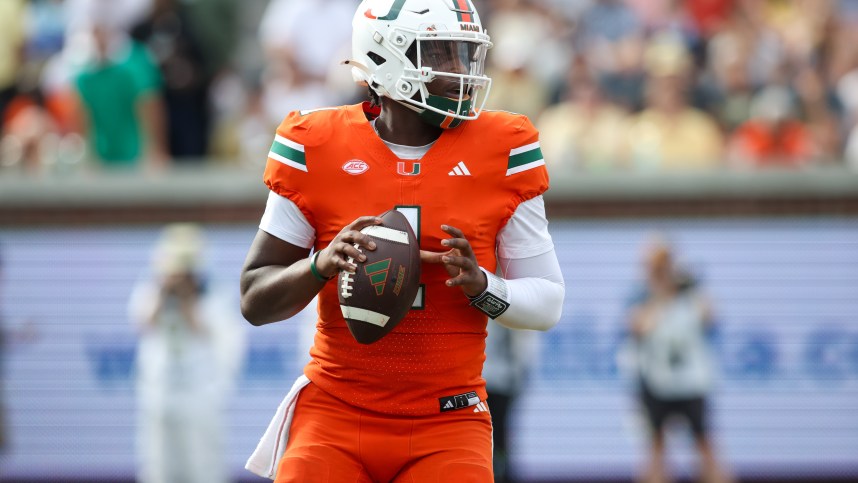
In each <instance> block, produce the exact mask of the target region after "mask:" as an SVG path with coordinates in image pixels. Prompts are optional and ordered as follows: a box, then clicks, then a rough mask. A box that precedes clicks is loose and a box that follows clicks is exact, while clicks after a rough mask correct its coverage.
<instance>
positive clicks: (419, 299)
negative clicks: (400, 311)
mask: <svg viewBox="0 0 858 483" xmlns="http://www.w3.org/2000/svg"><path fill="white" fill-rule="evenodd" d="M395 209H396V211H398V212H400V213H402V214H403V215H405V218H407V219H408V223H410V224H411V229H412V230H414V234H415V235H417V241H418V242H419V241H420V206H415V205H399V206H396V207H395ZM425 296H426V285H424V284H422V283H421V284H420V288H419V289H417V296H416V297H415V298H414V303H412V304H411V309H412V310H415V309H416V310H422V309H423V308H424V307H425V306H426V305H425Z"/></svg>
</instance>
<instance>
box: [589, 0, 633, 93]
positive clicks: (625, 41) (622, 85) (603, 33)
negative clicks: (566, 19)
mask: <svg viewBox="0 0 858 483" xmlns="http://www.w3.org/2000/svg"><path fill="white" fill-rule="evenodd" d="M576 45H577V46H578V49H579V50H580V52H581V55H582V56H584V57H585V58H586V59H587V64H588V65H591V66H592V67H593V69H594V70H595V72H596V73H597V76H598V80H599V83H600V85H601V89H602V90H603V91H604V92H605V94H606V96H607V98H608V99H609V100H611V101H614V102H617V103H619V104H620V105H622V106H624V107H625V108H626V109H638V108H639V107H640V104H641V102H642V92H641V85H642V81H643V71H642V56H643V51H644V46H645V43H644V26H643V24H642V23H641V20H640V18H639V17H638V15H637V14H636V12H635V11H634V10H632V9H631V8H630V7H629V6H628V5H627V4H626V3H625V2H623V1H621V0H597V1H596V2H595V3H594V4H593V5H592V7H591V8H590V9H589V10H587V11H586V12H585V13H584V15H583V17H582V18H581V20H580V25H579V29H578V35H577V42H576Z"/></svg>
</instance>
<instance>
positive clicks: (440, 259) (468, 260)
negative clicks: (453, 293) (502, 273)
mask: <svg viewBox="0 0 858 483" xmlns="http://www.w3.org/2000/svg"><path fill="white" fill-rule="evenodd" d="M441 229H442V230H444V232H446V233H447V234H448V235H450V236H451V238H447V239H444V240H441V245H444V246H445V247H449V248H450V249H449V250H447V251H446V252H430V251H426V250H420V261H421V262H426V263H441V264H443V265H444V268H445V269H446V270H447V274H448V275H450V277H451V278H449V279H448V280H447V282H446V283H447V286H448V287H461V288H462V291H463V292H465V295H467V296H469V297H476V296H477V295H479V294H481V293H483V292H484V291H485V290H486V287H487V286H488V280H486V275H485V274H484V273H483V271H482V270H480V265H479V264H478V263H477V257H476V256H475V255H474V250H473V249H472V248H471V243H470V242H468V239H467V238H465V235H464V233H462V230H460V229H458V228H456V227H453V226H449V225H441Z"/></svg>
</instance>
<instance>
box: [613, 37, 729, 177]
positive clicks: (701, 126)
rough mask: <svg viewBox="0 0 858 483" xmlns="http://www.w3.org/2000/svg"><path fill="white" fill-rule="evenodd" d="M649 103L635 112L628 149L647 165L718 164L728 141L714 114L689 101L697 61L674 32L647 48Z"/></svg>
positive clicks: (676, 167)
mask: <svg viewBox="0 0 858 483" xmlns="http://www.w3.org/2000/svg"><path fill="white" fill-rule="evenodd" d="M645 60H646V69H647V75H648V79H647V87H646V90H647V92H646V102H647V106H646V108H645V109H644V110H643V111H642V112H640V113H639V114H637V115H635V116H633V118H632V121H631V125H630V128H629V132H628V135H627V136H626V138H627V140H626V141H627V143H628V144H627V147H626V150H627V151H626V152H627V156H628V159H629V161H630V162H631V164H632V166H633V167H635V168H637V169H642V170H652V169H656V170H666V171H675V170H689V169H712V168H716V167H719V166H720V163H721V155H722V150H723V147H724V141H723V138H722V136H721V132H720V130H719V129H718V126H717V124H716V123H715V121H714V119H713V118H712V117H711V116H710V115H709V114H707V113H705V112H703V111H700V110H697V109H695V108H693V107H691V106H690V105H689V103H688V94H687V92H688V88H689V80H690V78H689V74H690V69H691V67H692V64H691V62H690V57H689V55H688V52H687V51H686V50H685V47H684V45H683V44H682V43H681V42H679V41H678V40H676V39H674V38H673V37H659V38H656V39H654V40H653V41H652V42H651V44H650V45H649V47H648V48H647V53H646V58H645Z"/></svg>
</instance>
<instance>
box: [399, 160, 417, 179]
mask: <svg viewBox="0 0 858 483" xmlns="http://www.w3.org/2000/svg"><path fill="white" fill-rule="evenodd" d="M396 172H397V173H399V174H401V175H403V176H417V175H418V174H420V163H418V162H412V163H411V171H406V170H405V161H400V162H398V163H396Z"/></svg>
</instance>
